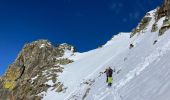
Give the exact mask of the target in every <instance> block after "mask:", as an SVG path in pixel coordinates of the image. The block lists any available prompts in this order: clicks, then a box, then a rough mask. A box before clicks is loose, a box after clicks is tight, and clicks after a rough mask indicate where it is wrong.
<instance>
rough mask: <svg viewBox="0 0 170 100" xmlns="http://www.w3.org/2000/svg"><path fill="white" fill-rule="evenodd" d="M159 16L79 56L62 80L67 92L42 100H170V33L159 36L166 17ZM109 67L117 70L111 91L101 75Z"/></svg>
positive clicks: (52, 93) (50, 93) (151, 14)
mask: <svg viewBox="0 0 170 100" xmlns="http://www.w3.org/2000/svg"><path fill="white" fill-rule="evenodd" d="M156 14H157V10H153V11H151V12H149V13H147V15H146V16H145V18H147V24H146V23H145V24H144V23H143V22H141V23H140V24H139V26H138V27H137V28H136V31H135V32H134V33H120V34H118V35H117V36H115V37H114V38H113V39H111V40H110V41H109V42H107V43H106V44H105V45H104V46H102V48H98V49H95V50H92V51H89V52H86V53H83V54H79V56H78V58H79V59H78V60H76V61H75V62H74V63H71V64H69V65H66V66H64V68H65V69H64V72H63V73H61V74H60V76H59V80H60V82H62V83H63V84H64V86H66V87H67V89H66V91H64V92H63V93H59V94H57V93H55V91H52V90H50V89H49V90H48V91H47V93H45V95H46V96H44V98H43V99H44V100H54V99H57V100H169V98H170V97H169V95H168V94H169V93H170V91H169V90H170V82H169V80H170V77H169V75H170V70H169V68H168V67H169V65H170V64H169V61H168V59H169V57H170V49H169V48H170V40H169V38H170V34H169V33H170V30H167V29H166V31H165V32H164V35H162V36H160V29H162V27H164V22H165V20H167V17H166V16H163V17H161V18H159V19H157V18H156ZM145 20H146V19H145ZM144 22H145V21H144ZM155 25H156V29H154V28H153V27H154V26H155ZM132 34H133V36H132ZM130 37H131V38H130ZM131 44H132V45H133V47H130V45H131ZM74 57H75V58H76V56H74ZM108 66H110V67H112V68H113V69H115V70H116V73H114V82H113V86H112V88H107V86H106V83H105V79H106V77H105V75H103V74H101V73H100V72H102V71H104V69H105V68H106V67H108Z"/></svg>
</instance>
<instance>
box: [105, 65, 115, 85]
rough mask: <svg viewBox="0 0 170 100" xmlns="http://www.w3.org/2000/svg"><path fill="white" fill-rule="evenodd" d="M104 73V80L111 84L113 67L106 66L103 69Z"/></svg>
mask: <svg viewBox="0 0 170 100" xmlns="http://www.w3.org/2000/svg"><path fill="white" fill-rule="evenodd" d="M104 73H106V82H107V83H108V86H112V81H113V78H112V75H113V69H111V68H110V67H109V68H107V69H106V70H105V72H104Z"/></svg>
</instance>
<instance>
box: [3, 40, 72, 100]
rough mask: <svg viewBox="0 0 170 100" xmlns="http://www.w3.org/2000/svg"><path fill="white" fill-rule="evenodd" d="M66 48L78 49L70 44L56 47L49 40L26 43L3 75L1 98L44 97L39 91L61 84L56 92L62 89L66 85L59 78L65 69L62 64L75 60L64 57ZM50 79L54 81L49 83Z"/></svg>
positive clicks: (34, 99) (19, 99) (28, 98)
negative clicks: (59, 74) (51, 83)
mask: <svg viewBox="0 0 170 100" xmlns="http://www.w3.org/2000/svg"><path fill="white" fill-rule="evenodd" d="M66 50H68V51H70V52H72V53H74V51H75V49H74V47H72V46H71V45H68V44H62V45H58V46H57V47H53V46H52V45H51V43H50V42H49V41H47V40H39V41H35V42H33V43H30V44H26V45H25V46H24V48H23V49H22V51H21V52H20V53H19V55H18V57H17V59H16V60H15V62H14V63H13V64H11V65H10V66H9V68H8V70H7V72H6V73H5V75H4V76H3V77H2V80H1V83H3V84H1V87H0V89H1V91H0V100H8V99H9V98H10V99H11V100H13V99H12V98H15V99H14V100H40V99H41V97H40V96H37V95H38V94H39V93H41V92H43V91H47V89H48V88H54V89H55V88H57V87H60V88H58V89H57V90H56V92H60V91H62V90H63V89H64V87H63V85H62V84H60V83H59V82H58V81H57V76H58V75H57V74H58V73H61V72H62V71H63V67H62V65H66V64H69V63H71V62H73V61H72V60H70V59H68V58H64V57H63V56H64V54H65V51H66ZM49 80H51V81H52V82H53V83H54V85H52V86H50V85H47V84H46V82H48V81H49Z"/></svg>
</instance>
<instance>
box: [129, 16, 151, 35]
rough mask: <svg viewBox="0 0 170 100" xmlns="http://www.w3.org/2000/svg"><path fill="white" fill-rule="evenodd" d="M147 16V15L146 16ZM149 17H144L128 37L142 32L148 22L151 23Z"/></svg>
mask: <svg viewBox="0 0 170 100" xmlns="http://www.w3.org/2000/svg"><path fill="white" fill-rule="evenodd" d="M147 15H149V13H148V14H147ZM151 19H152V18H151V17H148V16H145V17H144V18H143V19H142V20H141V22H140V23H139V25H138V26H137V27H136V28H135V29H133V30H132V34H131V35H130V37H133V36H134V35H135V34H136V33H139V32H142V31H143V30H145V29H146V27H147V25H148V24H149V22H150V21H151Z"/></svg>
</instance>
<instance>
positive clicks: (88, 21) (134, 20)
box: [0, 0, 162, 75]
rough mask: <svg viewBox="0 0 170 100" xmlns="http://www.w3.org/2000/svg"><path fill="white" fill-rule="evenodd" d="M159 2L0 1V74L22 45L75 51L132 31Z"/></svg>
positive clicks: (111, 0) (89, 48) (137, 0)
mask: <svg viewBox="0 0 170 100" xmlns="http://www.w3.org/2000/svg"><path fill="white" fill-rule="evenodd" d="M161 3H162V0H0V75H2V74H3V73H4V72H5V70H6V69H7V67H8V65H9V64H11V63H12V62H13V61H14V60H15V58H16V57H17V54H18V53H19V51H20V50H21V49H22V47H23V45H24V44H25V43H29V42H32V41H35V40H37V39H48V40H49V41H51V42H52V43H53V44H54V45H56V44H59V43H65V42H67V43H70V44H72V45H74V46H75V47H76V48H77V50H78V51H79V52H85V51H88V50H91V49H94V48H97V47H98V46H100V45H102V44H104V43H105V42H106V41H108V40H109V39H110V38H111V37H112V36H113V35H115V34H117V33H118V32H122V31H123V32H128V31H131V30H132V28H134V27H135V26H136V25H137V24H138V22H139V21H140V20H141V18H142V17H143V16H144V15H145V13H146V12H148V11H150V10H152V9H154V8H156V7H157V6H159V5H161Z"/></svg>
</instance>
